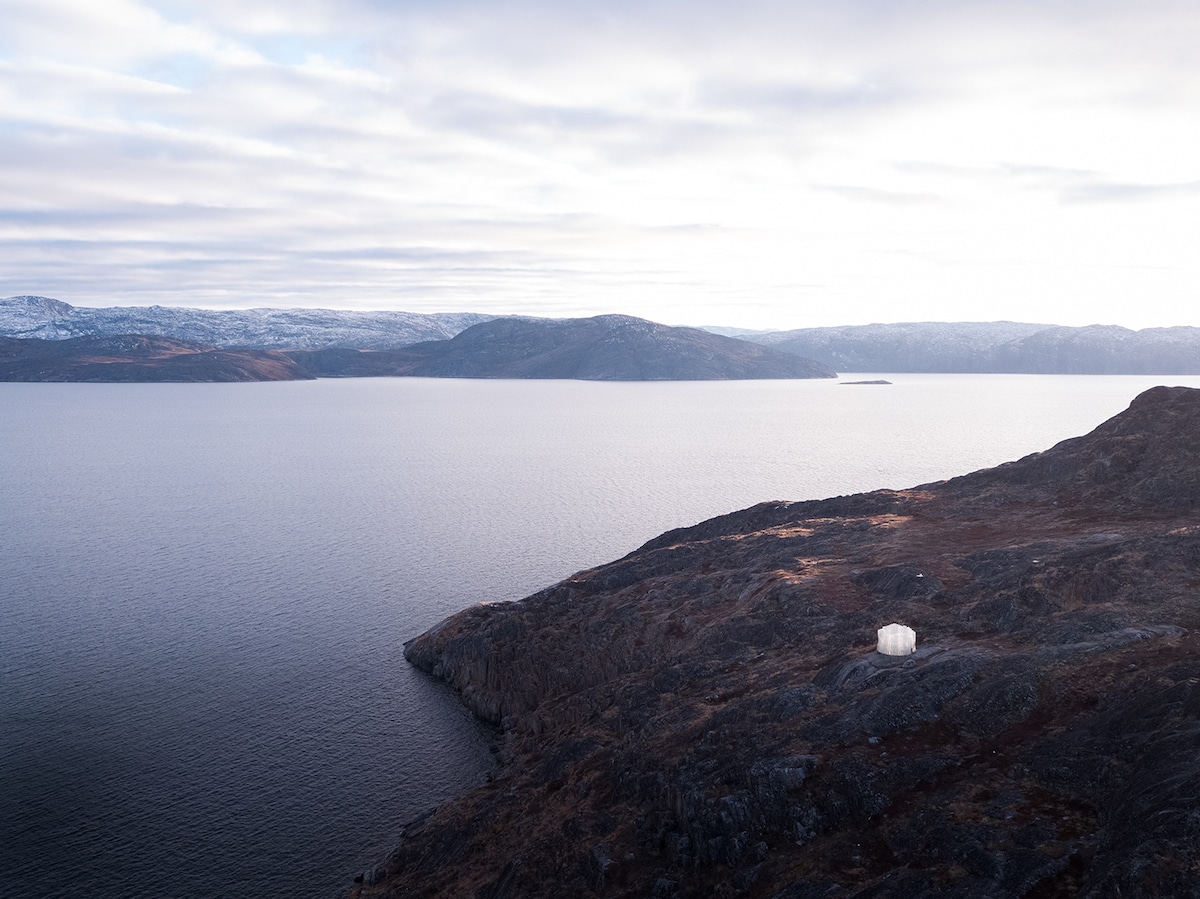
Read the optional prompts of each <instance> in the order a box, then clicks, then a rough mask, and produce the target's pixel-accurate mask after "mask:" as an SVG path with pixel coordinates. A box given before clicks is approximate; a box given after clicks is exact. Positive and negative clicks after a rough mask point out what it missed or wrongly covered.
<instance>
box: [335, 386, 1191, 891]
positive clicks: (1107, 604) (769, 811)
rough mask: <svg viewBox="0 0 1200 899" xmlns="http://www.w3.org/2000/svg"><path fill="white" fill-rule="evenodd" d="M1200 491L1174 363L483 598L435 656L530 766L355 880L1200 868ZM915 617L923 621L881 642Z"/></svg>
mask: <svg viewBox="0 0 1200 899" xmlns="http://www.w3.org/2000/svg"><path fill="white" fill-rule="evenodd" d="M1198 512H1200V391H1197V390H1191V389H1186V388H1166V387H1158V388H1154V389H1152V390H1150V391H1147V392H1146V393H1144V394H1142V395H1140V396H1139V397H1137V398H1136V399H1135V400H1134V401H1133V403H1132V404H1131V405H1130V407H1129V409H1128V410H1127V411H1125V412H1123V413H1122V414H1120V415H1118V416H1116V417H1114V418H1113V419H1111V420H1109V421H1107V422H1105V423H1103V424H1101V425H1100V426H1099V427H1097V428H1096V429H1095V430H1094V431H1092V432H1091V433H1090V434H1088V435H1086V436H1083V437H1078V438H1075V439H1071V440H1067V441H1064V442H1062V443H1060V444H1058V445H1057V446H1055V447H1053V448H1051V449H1048V450H1046V451H1045V452H1041V453H1036V454H1034V455H1031V456H1028V457H1026V458H1024V459H1021V460H1019V461H1016V462H1011V463H1008V464H1005V465H1001V466H999V467H997V468H993V469H988V470H984V471H979V472H976V473H974V474H969V475H965V476H963V477H959V478H954V479H952V480H948V481H942V482H938V483H933V484H926V485H923V486H920V487H914V488H912V489H909V490H881V491H876V492H873V493H866V494H860V495H856V496H843V497H837V498H834V499H827V500H821V501H814V502H797V503H793V502H782V501H781V502H767V503H762V504H760V505H758V506H754V507H752V508H750V509H746V510H743V511H740V512H735V513H732V514H729V515H725V516H722V517H719V518H715V519H712V520H710V521H706V522H703V523H701V524H699V525H696V526H695V527H689V528H682V529H679V530H675V531H670V532H668V533H666V534H663V535H662V536H660V537H658V538H656V539H654V540H652V541H650V542H649V543H647V544H646V545H645V546H643V547H641V548H640V549H638V550H637V551H635V552H633V553H630V554H629V555H628V556H626V557H625V558H622V559H619V560H617V561H615V562H613V563H611V564H608V565H604V566H601V567H598V568H595V569H593V570H589V571H584V572H580V573H579V574H577V575H575V576H573V577H571V578H569V579H567V580H565V581H563V582H562V583H559V584H556V585H554V586H552V587H550V588H548V589H546V590H543V591H542V592H540V593H537V594H535V595H533V596H530V597H528V598H527V599H525V600H522V601H520V602H504V603H494V604H480V605H476V606H474V607H472V608H469V609H467V610H465V611H463V612H461V613H459V614H457V615H455V616H453V617H451V618H450V619H448V620H446V621H445V622H443V623H442V624H440V625H438V626H437V627H435V628H434V629H432V630H430V631H429V632H427V633H425V634H423V635H421V636H420V637H418V638H416V639H414V640H412V641H411V642H409V643H408V644H407V645H406V656H407V657H408V659H409V660H410V661H411V662H412V663H413V664H414V665H416V666H418V667H420V668H421V669H423V670H425V671H427V672H430V673H431V674H432V675H433V676H435V677H438V678H440V679H442V680H444V681H446V682H447V683H449V684H450V685H452V686H453V687H454V688H455V689H456V690H457V691H458V692H459V694H460V695H461V697H462V700H463V701H464V702H465V703H466V704H467V705H468V706H469V707H470V708H471V709H472V710H473V711H474V712H475V714H476V715H478V716H479V717H480V718H482V719H483V720H485V721H488V722H490V723H492V724H493V725H494V726H495V727H496V729H497V736H498V740H499V765H498V769H497V771H496V772H495V775H494V777H493V778H492V779H491V780H490V782H489V783H487V784H486V785H484V786H481V787H479V788H477V789H475V790H472V791H470V792H468V793H466V794H464V795H463V796H461V797H459V798H458V799H456V800H454V801H452V802H450V803H447V804H446V805H444V806H442V807H441V808H438V809H436V810H434V811H432V812H431V813H430V814H428V815H427V816H425V817H423V818H422V819H420V820H417V821H414V822H412V823H411V824H409V825H408V826H407V827H406V829H405V832H404V835H403V838H402V842H401V843H400V845H399V846H398V848H397V849H396V850H395V852H394V853H393V854H392V855H391V856H390V857H389V858H387V859H386V860H384V861H382V862H381V863H380V864H379V865H378V866H377V867H375V868H373V869H372V870H370V871H367V872H364V874H363V875H361V876H360V878H359V880H358V882H357V883H356V884H355V885H354V886H350V887H348V890H347V893H346V894H347V895H349V896H356V897H364V899H365V897H409V896H445V897H451V896H454V897H461V896H475V897H489V899H501V897H514V899H515V897H544V899H551V897H555V899H557V897H561V896H591V895H596V896H608V897H629V899H632V897H646V896H654V897H664V899H670V897H675V899H700V897H710V896H747V897H751V896H752V897H770V899H817V897H849V896H867V895H870V896H881V897H882V896H892V897H902V896H905V897H907V896H926V897H951V896H953V897H977V896H997V897H998V896H1005V897H1007V896H1089V897H1102V896H1123V897H1150V896H1184V895H1195V894H1196V882H1197V881H1196V874H1195V872H1196V870H1197V869H1198V866H1200V841H1198V840H1197V838H1196V823H1195V819H1196V811H1195V810H1196V809H1197V808H1198V807H1200V754H1198V753H1197V752H1196V745H1197V743H1196V741H1197V737H1198V736H1200V637H1198V636H1197V634H1198V633H1200V630H1198V628H1200V605H1198V604H1197V602H1196V596H1197V586H1196V585H1197V584H1200V518H1198V517H1197V515H1198ZM892 623H903V627H905V628H911V629H912V630H913V631H914V636H915V640H916V647H915V648H916V651H915V652H913V653H911V654H908V655H906V656H904V657H903V658H891V657H889V656H888V655H887V654H886V653H888V652H894V651H896V650H895V649H894V648H891V647H890V645H889V646H887V647H885V653H884V654H881V653H880V652H877V651H876V647H877V645H878V646H884V642H883V638H884V634H880V632H879V629H880V628H884V627H885V626H887V625H889V624H892ZM896 633H906V631H904V630H902V629H901V630H896ZM908 648H911V647H909V646H908V645H907V644H906V645H905V647H904V649H905V651H906V650H907V649H908Z"/></svg>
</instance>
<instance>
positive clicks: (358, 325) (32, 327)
mask: <svg viewBox="0 0 1200 899" xmlns="http://www.w3.org/2000/svg"><path fill="white" fill-rule="evenodd" d="M493 318H495V316H492V315H483V314H480V313H475V312H442V313H433V314H421V313H415V312H359V311H349V310H336V309H230V310H220V311H218V310H212V309H189V308H175V307H168V306H112V307H108V308H93V307H86V306H72V305H70V304H69V303H64V302H62V301H60V300H55V299H51V298H49V297H35V296H19V297H9V298H7V299H3V300H0V336H4V337H36V338H41V339H43V340H64V339H66V338H70V337H92V336H107V335H116V334H145V335H148V336H156V337H170V338H174V339H176V340H186V341H191V342H194V343H203V344H209V345H212V346H220V347H250V348H254V349H325V348H328V347H345V348H351V349H395V348H398V347H402V346H409V345H410V344H414V343H420V342H421V341H425V340H446V339H448V338H450V337H453V336H454V335H456V334H458V333H459V332H461V331H463V330H465V329H467V328H469V327H470V326H471V325H474V324H478V323H479V322H482V321H489V320H490V319H493Z"/></svg>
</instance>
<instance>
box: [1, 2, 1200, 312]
mask: <svg viewBox="0 0 1200 899" xmlns="http://www.w3.org/2000/svg"><path fill="white" fill-rule="evenodd" d="M1198 43H1200V3H1196V2H1194V0H1181V2H1168V0H1140V2H1137V3H1134V2H1130V0H1121V2H1107V0H1037V2H1025V0H979V2H965V0H964V2H951V0H836V2H833V0H819V2H813V0H790V2H774V0H744V2H738V3H732V2H710V0H688V2H670V0H664V2H659V0H639V2H629V0H603V2H600V0H553V2H550V0H529V2H506V0H488V2H479V0H436V2H421V0H411V2H410V0H392V2H385V0H337V2H334V0H286V2H284V0H279V2H276V0H261V2H260V0H204V2H191V0H36V2H26V0H0V296H12V295H19V294H36V295H42V296H53V297H57V298H58V299H62V300H65V301H67V302H69V303H72V304H75V305H81V306H109V305H148V304H153V303H157V304H161V305H167V306H199V307H207V308H249V307H257V306H294V307H326V308H350V309H403V310H408V311H413V312H434V311H475V312H484V313H492V314H504V313H513V314H531V315H546V316H577V315H595V314H599V313H606V312H622V313H627V314H632V315H640V316H643V317H646V318H650V319H653V320H655V321H660V322H664V323H667V324H690V325H726V326H733V327H745V328H797V327H808V326H819V325H837V324H863V323H868V322H892V321H930V320H961V321H991V320H1000V319H1007V320H1014V321H1033V322H1046V323H1051V324H1065V325H1083V324H1091V323H1103V324H1121V325H1125V326H1127V327H1132V328H1141V327H1149V326H1168V325H1200V302H1197V286H1198V285H1200V252H1197V250H1196V238H1197V235H1200V54H1197V53H1196V52H1195V47H1196V46H1197V45H1198Z"/></svg>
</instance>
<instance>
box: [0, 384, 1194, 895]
mask: <svg viewBox="0 0 1200 899" xmlns="http://www.w3.org/2000/svg"><path fill="white" fill-rule="evenodd" d="M867 377H871V376H868V375H856V376H855V379H856V380H857V379H862V378H867ZM886 377H888V378H890V379H891V380H893V381H895V382H896V384H895V385H894V386H891V387H875V386H856V387H843V386H839V385H838V384H836V383H833V382H826V381H799V382H780V381H760V382H740V383H738V382H721V383H662V384H595V383H580V382H562V381H541V382H539V381H450V380H446V381H443V380H415V379H394V380H390V379H379V380H347V381H317V382H302V383H283V384H229V385H218V384H205V385H182V384H180V385H87V384H68V385H59V384H29V385H26V384H0V415H2V420H3V422H4V427H3V432H2V433H0V484H3V488H2V489H3V493H2V494H0V504H2V505H0V512H2V513H3V518H2V520H3V522H4V533H3V541H2V543H0V778H2V782H0V846H2V847H4V848H3V850H0V895H6V896H7V895H18V894H20V895H25V894H29V895H39V896H43V897H60V896H61V897H65V896H87V897H89V899H134V897H162V896H175V897H185V899H191V897H210V896H211V897H216V896H225V895H230V894H232V893H235V892H238V893H245V894H250V893H254V892H270V893H272V894H287V895H295V896H314V897H328V896H331V895H333V894H334V893H336V891H337V890H338V889H340V888H342V887H344V886H346V885H348V884H349V882H350V879H351V877H352V876H353V874H354V873H355V872H356V871H359V870H362V869H363V868H365V867H368V866H369V865H370V864H372V863H373V862H374V861H375V860H377V859H378V858H379V857H380V856H381V855H382V854H383V853H384V852H385V851H386V850H387V849H388V848H389V847H390V845H391V844H392V843H394V842H395V838H396V834H397V832H398V830H399V828H400V826H401V825H402V824H403V822H404V821H406V820H408V819H410V818H412V817H414V816H415V815H416V814H418V813H419V812H421V811H423V810H424V809H426V808H428V807H429V806H431V805H433V804H435V803H437V802H440V801H442V800H444V799H445V798H447V797H449V796H451V795H453V794H454V793H455V792H458V791H459V790H461V789H463V788H465V787H467V786H469V785H471V784H474V783H478V782H480V781H481V780H482V778H483V776H484V774H485V772H486V770H487V767H488V765H489V758H488V755H487V748H486V747H487V741H486V734H485V733H484V732H482V731H481V730H480V729H479V728H477V727H476V726H475V724H474V723H473V722H472V721H471V720H470V719H469V718H468V716H467V715H466V714H465V713H464V712H463V710H462V709H461V708H460V707H459V706H458V704H457V703H456V702H455V701H454V699H453V697H452V696H451V695H449V694H448V692H447V691H446V690H444V689H443V688H441V687H440V686H438V685H436V684H432V683H430V682H429V681H427V680H426V679H424V678H422V677H420V676H418V675H416V674H414V673H413V672H412V671H411V670H410V669H409V668H408V667H407V666H406V664H405V663H404V661H403V655H402V652H403V646H402V644H403V641H404V640H407V639H409V638H411V637H412V636H414V635H416V634H417V633H419V632H420V631H422V630H423V629H425V628H427V627H429V626H430V625H432V624H434V623H436V622H437V621H438V620H440V619H441V618H442V617H444V616H445V615H447V614H450V613H452V612H454V611H456V610H457V609H459V608H462V607H463V606H465V605H468V604H470V603H473V602H477V601H479V600H483V599H487V600H497V599H515V598H519V597H520V596H523V595H526V594H528V593H530V592H532V591H534V590H536V589H538V588H540V587H543V586H546V585H547V584H549V583H552V582H554V581H556V580H558V579H560V578H562V577H565V576H566V575H568V574H571V573H572V572H574V571H576V570H578V569H580V568H584V567H588V566H590V565H594V564H598V563H601V562H604V561H608V560H610V559H613V558H616V557H618V556H620V555H623V554H624V553H626V552H628V551H630V550H632V549H634V548H635V547H637V546H638V545H640V544H641V543H642V542H644V541H645V540H647V539H649V538H651V537H653V536H655V535H656V534H658V533H660V532H661V531H663V530H666V529H668V528H672V527H677V526H680V525H686V524H692V523H694V522H696V521H699V520H701V519H703V518H707V517H710V516H712V515H717V514H721V513H724V512H728V511H731V510H733V509H737V508H742V507H744V506H747V505H750V504H752V503H755V502H758V501H762V500H769V499H811V498H817V497H824V496H831V495H836V494H839V493H850V492H857V491H861V490H866V489H873V488H878V487H905V486H912V485H914V484H917V483H922V482H926V481H931V480H935V479H940V478H944V477H949V476H953V475H956V474H962V473H965V472H966V471H969V470H973V469H976V468H979V467H982V466H985V465H991V464H995V463H998V462H1002V461H1006V460H1009V459H1013V458H1017V457H1019V456H1021V455H1024V454H1025V453H1028V452H1032V451H1035V450H1040V449H1044V448H1046V447H1048V446H1049V445H1051V444H1052V443H1054V442H1056V441H1057V440H1059V439H1062V438H1065V437H1069V436H1075V435H1077V434H1081V433H1083V432H1085V431H1087V430H1090V429H1091V428H1092V427H1093V426H1094V425H1096V424H1098V423H1099V422H1100V421H1101V420H1103V419H1104V418H1107V417H1109V416H1111V415H1112V414H1114V413H1116V412H1118V411H1119V410H1120V409H1122V408H1124V407H1125V406H1126V405H1127V404H1128V402H1129V400H1130V399H1131V398H1132V397H1133V396H1134V395H1135V394H1136V393H1137V392H1138V391H1140V390H1141V389H1144V388H1145V387H1148V386H1152V385H1153V384H1155V383H1161V382H1163V381H1164V379H1162V378H1134V377H1107V378H1105V377H1058V378H1055V377H1042V376H1020V375H1008V376H969V375H958V376H935V375H926V376H921V375H888V376H886ZM1165 380H1166V381H1168V382H1169V383H1184V384H1190V385H1192V386H1200V379H1198V378H1170V379H1165Z"/></svg>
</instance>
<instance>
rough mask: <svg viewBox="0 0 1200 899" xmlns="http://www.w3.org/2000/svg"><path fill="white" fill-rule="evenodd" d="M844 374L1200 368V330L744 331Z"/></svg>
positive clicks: (984, 326) (944, 325)
mask: <svg viewBox="0 0 1200 899" xmlns="http://www.w3.org/2000/svg"><path fill="white" fill-rule="evenodd" d="M738 336H739V337H740V338H741V339H742V340H750V341H754V342H756V343H761V344H763V345H765V346H771V347H774V348H775V349H778V350H783V351H784V352H788V353H795V354H797V355H799V356H805V357H807V358H810V359H815V360H817V361H818V362H822V363H824V364H825V365H828V366H830V367H831V368H834V369H836V370H838V371H841V372H855V371H871V372H1001V373H1024V374H1051V375H1075V374H1094V375H1115V374H1122V375H1124V374H1129V375H1142V374H1148V375H1160V374H1161V375H1167V374H1171V375H1184V374H1200V328H1190V327H1177V328H1145V329H1143V330H1141V331H1132V330H1130V329H1129V328H1122V327H1118V326H1116V325H1090V326H1087V327H1082V328H1068V327H1062V326H1057V325H1044V324H1032V323H1026V322H908V323H902V324H886V325H883V324H880V325H848V326H845V327H838V328H801V329H799V330H795V331H759V332H741V333H739V335H738Z"/></svg>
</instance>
